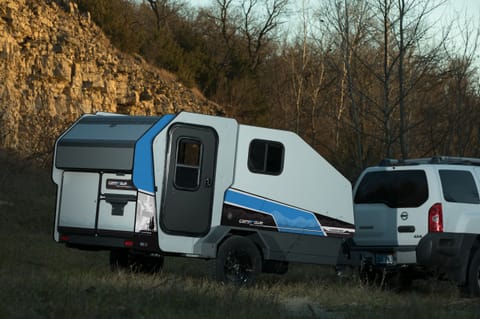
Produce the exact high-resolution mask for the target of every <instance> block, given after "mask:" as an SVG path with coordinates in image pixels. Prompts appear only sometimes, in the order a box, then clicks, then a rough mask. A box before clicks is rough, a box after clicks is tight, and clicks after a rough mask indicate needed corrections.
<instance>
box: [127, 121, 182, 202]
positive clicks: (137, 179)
mask: <svg viewBox="0 0 480 319" xmlns="http://www.w3.org/2000/svg"><path fill="white" fill-rule="evenodd" d="M174 117H175V116H174V115H172V114H168V115H164V116H162V117H161V118H160V120H158V122H157V123H155V124H154V125H153V126H152V127H151V128H150V129H149V130H148V131H147V132H146V133H145V134H144V135H143V136H142V137H141V138H140V139H139V140H138V141H137V143H136V144H135V155H134V159H133V184H134V185H135V186H136V187H137V188H138V189H139V190H141V191H143V192H145V193H148V194H153V193H154V192H155V182H154V180H153V178H154V177H153V176H154V173H153V153H152V143H153V139H154V138H155V137H156V136H157V134H158V133H159V132H160V131H162V130H163V129H164V128H165V127H166V126H167V125H168V123H170V122H171V121H172V120H173V118H174Z"/></svg>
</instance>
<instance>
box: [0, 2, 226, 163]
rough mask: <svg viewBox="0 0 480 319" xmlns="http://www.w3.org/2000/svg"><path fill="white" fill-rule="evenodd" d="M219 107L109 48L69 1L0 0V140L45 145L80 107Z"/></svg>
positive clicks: (42, 148)
mask: <svg viewBox="0 0 480 319" xmlns="http://www.w3.org/2000/svg"><path fill="white" fill-rule="evenodd" d="M180 110H189V111H195V112H201V113H208V114H216V113H221V112H222V111H221V109H220V108H219V107H218V106H217V105H215V104H213V103H211V102H209V101H207V100H206V99H205V98H203V97H202V96H201V95H200V94H198V93H197V94H195V93H193V91H192V90H190V89H188V88H186V87H184V86H183V85H182V84H180V83H178V82H176V81H175V77H174V76H173V75H172V74H169V73H168V72H166V71H165V70H160V69H157V68H155V67H153V66H151V65H149V64H147V63H146V62H145V61H144V60H143V59H142V58H141V57H140V56H133V57H132V56H129V55H126V54H124V53H122V52H120V51H118V50H117V49H115V48H114V47H113V46H112V45H111V44H110V42H109V40H108V39H107V38H106V36H105V35H104V34H103V32H102V31H101V30H100V28H99V27H98V26H96V25H95V24H94V23H93V22H92V21H91V20H90V16H89V14H82V13H80V12H79V11H78V8H77V6H76V4H75V3H74V2H70V1H65V0H64V1H60V2H59V1H44V0H6V1H5V0H3V1H0V146H2V147H6V148H13V149H16V150H19V151H20V152H22V153H25V154H45V153H48V152H49V151H51V149H52V147H53V142H54V139H55V138H56V137H57V136H58V134H59V133H60V132H61V131H62V130H63V129H64V128H65V127H66V125H68V124H69V123H71V122H72V121H74V120H75V119H76V118H78V117H79V116H80V115H81V114H83V113H92V112H97V111H105V112H118V113H125V114H142V115H158V114H164V113H176V112H178V111H180Z"/></svg>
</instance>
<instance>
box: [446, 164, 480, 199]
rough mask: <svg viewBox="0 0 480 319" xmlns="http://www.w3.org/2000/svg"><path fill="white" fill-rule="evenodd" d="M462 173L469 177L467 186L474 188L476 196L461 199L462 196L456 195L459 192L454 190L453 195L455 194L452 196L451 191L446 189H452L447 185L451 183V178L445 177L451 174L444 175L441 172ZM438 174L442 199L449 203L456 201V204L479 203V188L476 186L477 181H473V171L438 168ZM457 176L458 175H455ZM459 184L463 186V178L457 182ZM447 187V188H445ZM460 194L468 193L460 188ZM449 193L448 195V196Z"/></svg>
mask: <svg viewBox="0 0 480 319" xmlns="http://www.w3.org/2000/svg"><path fill="white" fill-rule="evenodd" d="M452 173H453V174H464V176H467V175H468V178H469V181H468V182H469V184H470V185H469V186H473V187H474V188H475V189H474V191H475V192H474V194H475V195H476V198H471V199H469V200H463V198H458V197H457V196H456V195H458V194H459V192H456V193H455V194H454V195H455V196H452V194H451V192H450V193H449V192H447V191H446V190H448V189H450V190H452V188H451V186H449V185H452V180H449V181H447V180H446V179H447V178H451V176H445V175H443V174H452ZM438 176H439V177H440V185H441V187H442V196H443V199H444V200H445V201H447V202H449V203H457V204H473V205H478V204H480V193H479V190H478V186H477V183H476V181H475V177H474V176H473V173H472V172H471V171H469V170H456V169H439V170H438ZM457 178H458V177H457ZM459 185H463V186H465V185H466V184H465V180H463V181H462V182H461V183H459ZM447 188H448V189H447ZM460 193H462V194H468V192H464V190H462V192H460ZM448 195H450V196H451V197H450V196H448Z"/></svg>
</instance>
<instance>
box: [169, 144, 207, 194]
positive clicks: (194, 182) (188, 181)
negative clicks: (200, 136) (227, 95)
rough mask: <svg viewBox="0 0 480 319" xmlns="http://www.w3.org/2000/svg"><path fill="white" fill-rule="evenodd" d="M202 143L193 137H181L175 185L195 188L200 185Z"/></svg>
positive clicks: (185, 188)
mask: <svg viewBox="0 0 480 319" xmlns="http://www.w3.org/2000/svg"><path fill="white" fill-rule="evenodd" d="M201 157H202V144H201V143H200V142H199V141H196V140H192V139H181V140H180V141H179V142H178V145H177V161H176V165H175V181H174V184H175V187H177V188H180V189H184V190H195V189H197V188H198V186H199V178H200V162H201Z"/></svg>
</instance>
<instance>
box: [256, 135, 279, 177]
mask: <svg viewBox="0 0 480 319" xmlns="http://www.w3.org/2000/svg"><path fill="white" fill-rule="evenodd" d="M284 152H285V151H284V147H283V145H282V143H279V142H274V141H265V140H253V141H252V142H251V143H250V148H249V150H248V169H249V170H250V171H251V172H254V173H259V174H269V175H280V174H281V173H282V171H283V157H284Z"/></svg>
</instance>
